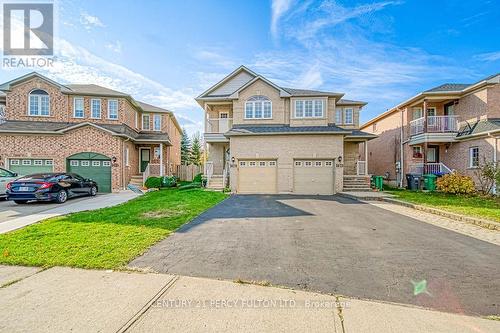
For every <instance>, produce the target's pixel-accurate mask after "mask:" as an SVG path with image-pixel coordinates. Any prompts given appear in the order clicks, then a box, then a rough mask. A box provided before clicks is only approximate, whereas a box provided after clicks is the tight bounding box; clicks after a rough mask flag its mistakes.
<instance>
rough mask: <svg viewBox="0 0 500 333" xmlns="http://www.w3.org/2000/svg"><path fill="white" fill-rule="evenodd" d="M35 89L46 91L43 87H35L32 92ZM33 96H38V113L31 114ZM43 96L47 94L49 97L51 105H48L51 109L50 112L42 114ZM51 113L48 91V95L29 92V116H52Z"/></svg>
mask: <svg viewBox="0 0 500 333" xmlns="http://www.w3.org/2000/svg"><path fill="white" fill-rule="evenodd" d="M35 90H42V91H45V90H43V89H34V90H32V92H33V91H35ZM45 92H46V91H45ZM31 96H35V97H37V98H38V113H37V114H31ZM42 96H47V97H48V98H49V105H48V107H47V108H48V110H49V114H42ZM50 113H51V112H50V95H49V94H48V93H47V95H37V94H31V92H30V93H29V94H28V116H30V117H50Z"/></svg>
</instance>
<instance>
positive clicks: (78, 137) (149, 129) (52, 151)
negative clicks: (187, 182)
mask: <svg viewBox="0 0 500 333" xmlns="http://www.w3.org/2000/svg"><path fill="white" fill-rule="evenodd" d="M0 91H2V94H0V104H2V101H3V104H4V105H5V108H4V115H3V120H2V121H0V164H1V165H3V166H5V167H6V168H8V169H11V170H13V171H15V172H17V173H18V174H28V173H37V172H52V171H54V172H62V171H67V172H75V173H78V174H81V175H82V176H84V177H87V178H92V179H94V180H96V181H97V182H98V185H99V190H100V192H110V191H117V190H120V189H123V188H125V187H126V186H127V185H128V184H129V182H130V180H131V178H132V177H133V176H135V177H138V178H140V175H142V174H143V173H144V172H146V173H148V174H157V175H167V174H172V173H173V172H175V170H176V167H177V165H180V137H181V128H180V126H179V124H178V123H177V120H176V119H175V116H174V114H173V113H172V112H171V111H168V110H165V109H162V108H158V107H155V106H152V105H149V104H146V103H142V102H139V101H136V100H135V99H134V98H132V97H131V96H130V95H128V94H125V93H122V92H118V91H114V90H111V89H107V88H104V87H101V86H97V85H78V84H71V85H63V84H60V83H58V82H55V81H53V80H50V79H48V78H46V77H44V76H42V75H40V74H38V73H31V74H28V75H25V76H22V77H19V78H17V79H14V80H12V81H9V82H7V83H4V84H2V85H1V86H0Z"/></svg>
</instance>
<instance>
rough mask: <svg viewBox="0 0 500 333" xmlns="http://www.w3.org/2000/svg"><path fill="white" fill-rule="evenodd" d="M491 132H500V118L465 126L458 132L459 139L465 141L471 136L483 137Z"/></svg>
mask: <svg viewBox="0 0 500 333" xmlns="http://www.w3.org/2000/svg"><path fill="white" fill-rule="evenodd" d="M490 132H500V118H499V119H483V120H479V121H477V122H475V123H473V124H464V125H462V126H461V127H460V129H459V131H458V134H457V139H465V138H468V137H471V136H477V135H483V134H487V133H490Z"/></svg>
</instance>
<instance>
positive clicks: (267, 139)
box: [196, 66, 375, 194]
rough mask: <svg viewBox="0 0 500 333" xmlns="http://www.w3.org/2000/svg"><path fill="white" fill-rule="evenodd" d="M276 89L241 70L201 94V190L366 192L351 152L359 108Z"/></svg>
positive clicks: (333, 96)
mask: <svg viewBox="0 0 500 333" xmlns="http://www.w3.org/2000/svg"><path fill="white" fill-rule="evenodd" d="M343 95H344V94H342V93H334V92H324V91H315V90H304V89H291V88H284V87H281V86H278V85H277V84H275V83H273V82H271V81H270V80H268V79H267V78H265V77H263V76H262V75H259V74H256V73H255V72H253V71H251V70H249V69H248V68H246V67H244V66H241V67H239V68H237V69H236V70H235V71H234V72H232V73H231V74H229V75H228V76H226V77H225V78H224V79H223V80H221V81H220V82H218V83H216V84H215V85H214V86H212V87H211V88H209V89H208V90H206V91H205V92H203V93H202V94H201V95H200V96H199V97H198V98H196V101H197V102H198V103H199V105H200V106H201V107H202V108H203V110H204V111H205V134H204V138H205V143H206V152H207V157H206V158H207V162H206V164H205V174H206V176H207V179H208V186H209V187H213V188H221V187H226V186H229V187H230V188H231V190H232V191H233V192H236V193H297V194H333V193H336V192H339V191H342V190H343V189H344V190H348V189H353V188H354V189H361V190H363V189H368V188H369V177H368V175H367V173H366V160H365V158H366V155H365V154H358V150H359V145H360V144H364V143H366V142H367V141H368V140H370V139H373V138H374V137H375V135H372V134H369V133H365V132H362V131H360V130H359V113H360V111H361V109H362V107H363V106H364V105H366V103H364V102H358V101H352V100H346V99H342V97H343Z"/></svg>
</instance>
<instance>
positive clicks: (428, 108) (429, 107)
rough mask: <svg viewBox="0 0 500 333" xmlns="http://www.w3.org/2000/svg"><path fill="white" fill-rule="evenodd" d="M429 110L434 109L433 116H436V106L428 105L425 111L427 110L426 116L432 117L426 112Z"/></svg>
mask: <svg viewBox="0 0 500 333" xmlns="http://www.w3.org/2000/svg"><path fill="white" fill-rule="evenodd" d="M429 110H434V116H437V108H436V107H435V106H428V107H427V110H426V111H425V112H427V116H428V117H433V116H429V114H428V112H429Z"/></svg>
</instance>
